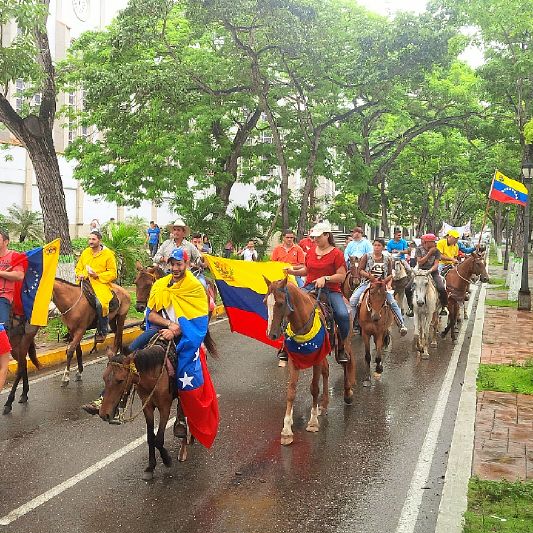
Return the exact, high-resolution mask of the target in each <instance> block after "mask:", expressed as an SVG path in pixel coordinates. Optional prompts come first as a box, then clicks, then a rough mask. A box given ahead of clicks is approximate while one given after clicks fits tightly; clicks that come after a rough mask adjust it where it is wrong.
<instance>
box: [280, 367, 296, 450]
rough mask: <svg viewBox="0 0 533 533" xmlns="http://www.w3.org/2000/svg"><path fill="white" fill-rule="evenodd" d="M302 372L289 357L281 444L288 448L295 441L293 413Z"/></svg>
mask: <svg viewBox="0 0 533 533" xmlns="http://www.w3.org/2000/svg"><path fill="white" fill-rule="evenodd" d="M299 375H300V371H299V370H298V369H297V368H296V367H295V366H294V363H293V362H292V360H291V358H290V357H289V384H288V386H287V406H286V408H285V417H284V418H283V429H282V430H281V444H283V445H284V446H288V445H289V444H292V441H293V440H294V434H293V432H292V422H293V421H292V411H293V407H294V398H296V385H297V384H298V377H299Z"/></svg>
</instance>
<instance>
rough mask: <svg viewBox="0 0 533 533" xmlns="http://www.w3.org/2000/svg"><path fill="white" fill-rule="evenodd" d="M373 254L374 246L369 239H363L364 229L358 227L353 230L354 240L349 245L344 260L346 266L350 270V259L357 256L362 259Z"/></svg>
mask: <svg viewBox="0 0 533 533" xmlns="http://www.w3.org/2000/svg"><path fill="white" fill-rule="evenodd" d="M371 253H372V245H371V244H370V241H369V240H368V239H365V238H364V237H363V228H361V227H359V226H357V227H355V228H354V229H353V230H352V240H351V241H350V242H349V243H348V244H347V246H346V249H345V250H344V260H345V261H346V265H347V267H348V268H350V257H353V256H355V257H356V258H357V259H361V257H363V255H365V254H371Z"/></svg>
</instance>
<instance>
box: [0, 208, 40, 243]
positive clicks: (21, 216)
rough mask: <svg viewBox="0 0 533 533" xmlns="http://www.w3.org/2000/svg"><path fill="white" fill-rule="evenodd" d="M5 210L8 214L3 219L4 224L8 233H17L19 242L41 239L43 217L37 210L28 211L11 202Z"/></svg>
mask: <svg viewBox="0 0 533 533" xmlns="http://www.w3.org/2000/svg"><path fill="white" fill-rule="evenodd" d="M7 212H8V214H9V216H8V217H7V218H6V219H5V225H6V226H7V229H8V230H9V232H10V233H12V234H14V235H17V237H18V240H19V242H24V241H25V240H26V239H30V240H34V241H41V240H42V239H43V236H44V233H43V217H42V214H41V213H40V212H39V211H30V210H29V209H23V208H21V207H18V206H17V205H16V204H13V205H12V206H11V207H8V208H7Z"/></svg>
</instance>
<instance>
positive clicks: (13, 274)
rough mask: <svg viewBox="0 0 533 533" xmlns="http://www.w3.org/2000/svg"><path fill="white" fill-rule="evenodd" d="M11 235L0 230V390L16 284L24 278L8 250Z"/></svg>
mask: <svg viewBox="0 0 533 533" xmlns="http://www.w3.org/2000/svg"><path fill="white" fill-rule="evenodd" d="M8 246H9V233H8V232H7V231H5V230H2V229H0V390H2V387H3V386H4V383H5V381H6V376H7V367H8V363H9V356H10V355H11V345H10V344H9V339H8V338H7V330H8V329H9V319H10V314H11V305H12V304H13V295H14V289H15V282H16V281H21V280H22V278H24V268H23V266H22V265H17V266H13V260H14V254H13V251H12V250H9V249H8Z"/></svg>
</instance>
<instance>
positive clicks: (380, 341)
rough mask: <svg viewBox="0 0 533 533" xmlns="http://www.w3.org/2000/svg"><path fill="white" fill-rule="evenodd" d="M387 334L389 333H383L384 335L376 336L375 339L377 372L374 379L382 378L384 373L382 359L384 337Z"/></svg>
mask: <svg viewBox="0 0 533 533" xmlns="http://www.w3.org/2000/svg"><path fill="white" fill-rule="evenodd" d="M386 334H387V332H385V333H383V335H376V337H374V339H375V341H376V372H375V374H374V377H376V378H380V377H381V373H382V372H383V364H382V362H381V357H382V354H383V344H384V337H385V335H386Z"/></svg>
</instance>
